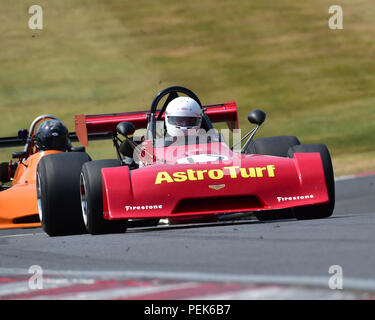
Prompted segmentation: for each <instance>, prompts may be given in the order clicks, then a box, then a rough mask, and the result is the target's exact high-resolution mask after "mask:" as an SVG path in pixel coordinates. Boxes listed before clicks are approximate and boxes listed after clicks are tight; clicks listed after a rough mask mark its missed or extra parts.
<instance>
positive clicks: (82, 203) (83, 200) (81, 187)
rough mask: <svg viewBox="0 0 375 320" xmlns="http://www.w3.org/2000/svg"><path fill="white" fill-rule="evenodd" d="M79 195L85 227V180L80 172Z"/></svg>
mask: <svg viewBox="0 0 375 320" xmlns="http://www.w3.org/2000/svg"><path fill="white" fill-rule="evenodd" d="M80 195H81V208H82V218H83V222H84V224H85V226H86V227H87V198H86V181H85V178H84V176H83V174H82V173H81V177H80Z"/></svg>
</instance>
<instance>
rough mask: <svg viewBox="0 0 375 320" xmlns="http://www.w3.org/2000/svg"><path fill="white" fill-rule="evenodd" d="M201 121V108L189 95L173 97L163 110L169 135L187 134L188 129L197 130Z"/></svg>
mask: <svg viewBox="0 0 375 320" xmlns="http://www.w3.org/2000/svg"><path fill="white" fill-rule="evenodd" d="M201 123H202V109H201V107H200V106H199V104H198V103H197V102H196V101H195V100H194V99H192V98H189V97H178V98H175V99H173V100H172V101H171V102H170V103H169V104H168V106H167V109H166V111H165V125H166V127H167V132H168V134H169V135H170V136H181V135H187V134H188V130H191V129H195V130H198V129H199V128H200V127H201Z"/></svg>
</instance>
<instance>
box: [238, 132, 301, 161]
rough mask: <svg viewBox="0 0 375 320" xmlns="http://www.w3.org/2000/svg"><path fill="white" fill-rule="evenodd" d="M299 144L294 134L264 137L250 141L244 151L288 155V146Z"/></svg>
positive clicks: (278, 155) (279, 155) (247, 152)
mask: <svg viewBox="0 0 375 320" xmlns="http://www.w3.org/2000/svg"><path fill="white" fill-rule="evenodd" d="M300 144H301V142H300V141H299V140H298V138H297V137H295V136H277V137H266V138H260V139H256V140H253V141H251V142H250V143H249V145H248V146H247V148H246V150H245V153H246V154H263V155H269V156H277V157H288V150H289V148H291V147H293V146H296V145H300Z"/></svg>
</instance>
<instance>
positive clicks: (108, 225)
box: [80, 159, 127, 235]
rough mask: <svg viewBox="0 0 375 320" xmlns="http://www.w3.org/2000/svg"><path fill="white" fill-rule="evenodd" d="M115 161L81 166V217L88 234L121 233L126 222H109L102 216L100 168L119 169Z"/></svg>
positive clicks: (103, 161)
mask: <svg viewBox="0 0 375 320" xmlns="http://www.w3.org/2000/svg"><path fill="white" fill-rule="evenodd" d="M119 166H120V162H119V161H118V160H115V159H108V160H97V161H91V162H88V163H85V164H84V165H83V166H82V172H81V177H80V186H81V187H80V195H81V207H82V212H81V216H82V218H83V221H84V224H85V227H86V230H87V231H88V232H89V233H90V234H93V235H95V234H106V233H123V232H125V231H126V229H127V221H111V220H107V219H105V218H104V215H103V188H102V173H101V169H102V168H109V167H119Z"/></svg>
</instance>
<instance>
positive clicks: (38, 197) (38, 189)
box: [36, 173, 43, 222]
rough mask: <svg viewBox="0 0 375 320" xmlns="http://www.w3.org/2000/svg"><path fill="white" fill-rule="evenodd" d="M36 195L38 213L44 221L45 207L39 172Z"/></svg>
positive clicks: (41, 220)
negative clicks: (43, 205)
mask: <svg viewBox="0 0 375 320" xmlns="http://www.w3.org/2000/svg"><path fill="white" fill-rule="evenodd" d="M36 196H37V200H38V214H39V220H40V222H43V207H42V199H41V197H42V191H41V187H40V177H39V174H38V173H37V174H36Z"/></svg>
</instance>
